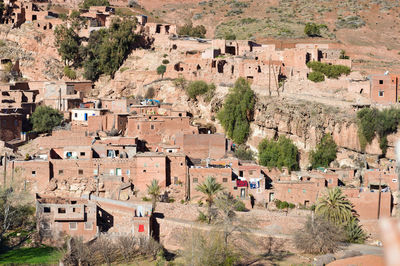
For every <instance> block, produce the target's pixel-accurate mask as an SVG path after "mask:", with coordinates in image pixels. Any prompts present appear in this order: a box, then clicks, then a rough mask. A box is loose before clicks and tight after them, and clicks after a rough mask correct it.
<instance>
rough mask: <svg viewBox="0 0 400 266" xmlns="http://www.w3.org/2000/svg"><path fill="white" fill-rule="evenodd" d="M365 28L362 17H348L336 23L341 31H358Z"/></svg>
mask: <svg viewBox="0 0 400 266" xmlns="http://www.w3.org/2000/svg"><path fill="white" fill-rule="evenodd" d="M363 26H365V21H364V20H363V19H362V18H361V17H360V16H348V17H345V18H339V19H338V20H337V21H336V27H338V28H339V29H343V28H346V29H357V28H361V27H363Z"/></svg>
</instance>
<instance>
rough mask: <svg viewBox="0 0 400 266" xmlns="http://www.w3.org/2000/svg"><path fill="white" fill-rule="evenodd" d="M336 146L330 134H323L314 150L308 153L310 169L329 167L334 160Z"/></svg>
mask: <svg viewBox="0 0 400 266" xmlns="http://www.w3.org/2000/svg"><path fill="white" fill-rule="evenodd" d="M336 152H337V145H336V143H335V141H334V140H333V138H332V136H331V135H330V134H325V135H324V136H323V137H322V139H321V142H320V143H319V144H318V145H317V147H316V149H315V150H314V151H312V152H311V153H310V162H311V167H312V168H314V169H315V168H318V167H329V164H330V163H331V162H333V161H334V160H335V159H336Z"/></svg>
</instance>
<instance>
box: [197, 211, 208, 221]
mask: <svg viewBox="0 0 400 266" xmlns="http://www.w3.org/2000/svg"><path fill="white" fill-rule="evenodd" d="M197 221H199V222H204V223H205V222H207V221H208V218H207V215H206V214H204V212H202V211H199V216H198V217H197Z"/></svg>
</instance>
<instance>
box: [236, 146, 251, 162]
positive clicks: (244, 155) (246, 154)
mask: <svg viewBox="0 0 400 266" xmlns="http://www.w3.org/2000/svg"><path fill="white" fill-rule="evenodd" d="M235 157H236V158H238V159H240V160H246V161H251V160H254V153H253V151H252V150H250V149H248V148H247V147H246V146H242V145H241V146H239V148H237V149H236V150H235Z"/></svg>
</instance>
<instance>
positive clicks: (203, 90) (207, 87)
mask: <svg viewBox="0 0 400 266" xmlns="http://www.w3.org/2000/svg"><path fill="white" fill-rule="evenodd" d="M214 92H215V85H214V84H207V83H206V82H204V81H202V80H199V81H193V82H190V83H189V86H188V88H187V94H188V96H189V98H190V99H192V100H197V96H200V95H205V98H204V99H205V100H206V101H207V102H209V101H211V99H212V98H213V97H214Z"/></svg>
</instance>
